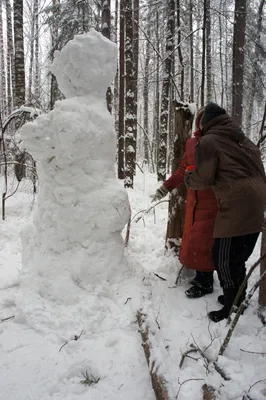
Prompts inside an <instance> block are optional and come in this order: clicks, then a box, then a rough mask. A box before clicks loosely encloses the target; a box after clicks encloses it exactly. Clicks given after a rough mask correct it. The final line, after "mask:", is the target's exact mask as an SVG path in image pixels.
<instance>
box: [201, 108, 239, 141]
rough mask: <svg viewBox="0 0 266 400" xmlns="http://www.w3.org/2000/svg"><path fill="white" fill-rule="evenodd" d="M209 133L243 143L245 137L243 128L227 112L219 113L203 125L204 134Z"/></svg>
mask: <svg viewBox="0 0 266 400" xmlns="http://www.w3.org/2000/svg"><path fill="white" fill-rule="evenodd" d="M209 134H213V135H219V136H223V137H225V138H227V139H230V140H233V141H234V142H237V143H239V144H241V143H243V141H244V139H245V135H244V133H243V132H242V130H241V128H240V127H239V126H238V125H236V124H235V123H234V122H233V121H232V119H231V118H230V117H229V115H227V114H224V115H219V116H218V117H216V118H214V119H212V120H211V121H210V122H209V123H208V124H206V125H205V126H204V127H203V129H202V135H203V136H205V135H209Z"/></svg>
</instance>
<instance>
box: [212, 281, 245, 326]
mask: <svg viewBox="0 0 266 400" xmlns="http://www.w3.org/2000/svg"><path fill="white" fill-rule="evenodd" d="M223 291H224V306H223V308H222V309H221V310H219V311H211V312H210V313H209V314H208V316H209V318H210V319H211V320H212V321H213V322H219V321H222V320H223V319H225V318H228V317H229V314H230V311H231V308H232V305H233V303H234V300H235V297H236V295H237V292H238V289H237V288H231V289H223Z"/></svg>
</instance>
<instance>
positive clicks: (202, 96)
mask: <svg viewBox="0 0 266 400" xmlns="http://www.w3.org/2000/svg"><path fill="white" fill-rule="evenodd" d="M207 1H208V0H204V14H203V28H202V67H201V68H202V72H201V74H202V75H201V107H203V106H204V105H205V74H206V72H205V60H206V18H207Z"/></svg>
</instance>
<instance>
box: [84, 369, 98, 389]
mask: <svg viewBox="0 0 266 400" xmlns="http://www.w3.org/2000/svg"><path fill="white" fill-rule="evenodd" d="M82 376H83V378H84V379H82V381H80V383H81V384H82V385H87V386H92V385H96V383H98V382H99V380H100V378H96V377H95V376H93V375H92V374H89V373H88V371H85V372H82Z"/></svg>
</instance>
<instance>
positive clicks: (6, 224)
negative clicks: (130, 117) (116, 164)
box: [0, 173, 266, 400]
mask: <svg viewBox="0 0 266 400" xmlns="http://www.w3.org/2000/svg"><path fill="white" fill-rule="evenodd" d="M156 187H157V183H156V177H155V176H154V175H151V174H149V173H145V174H141V173H138V174H137V177H136V182H135V189H134V190H129V197H130V202H131V207H132V216H134V215H135V214H136V213H137V212H139V211H140V210H144V209H146V208H147V207H148V206H149V205H150V198H149V195H151V194H153V192H154V190H155V189H156ZM31 206H32V196H31V194H30V193H29V192H28V191H23V190H20V191H19V192H17V193H16V194H15V195H14V196H13V197H11V198H10V199H8V200H7V210H6V214H7V218H6V221H1V223H0V230H1V242H0V243H1V245H0V263H1V265H0V289H1V290H0V310H1V311H0V318H1V320H2V321H0V346H1V358H0V376H1V378H0V398H1V399H5V400H18V399H19V400H26V399H27V400H49V399H60V400H61V399H62V400H63V399H69V400H76V399H79V400H89V399H97V400H103V399H105V400H113V399H114V400H119V399H121V400H122V399H123V400H125V399H127V400H137V399H138V400H139V399H143V400H144V399H145V400H153V399H155V395H154V392H153V390H152V386H151V381H150V376H149V371H148V366H147V363H146V359H145V356H144V352H143V348H142V345H141V337H140V333H139V328H138V325H137V322H136V312H137V311H138V310H140V309H142V310H143V313H144V314H146V315H147V322H148V324H149V326H150V343H151V347H152V354H151V357H152V360H154V361H155V366H156V368H158V374H159V375H160V374H161V375H162V376H163V377H164V379H165V380H166V382H167V388H168V392H169V398H170V399H175V398H178V399H179V400H185V399H186V400H198V399H199V400H200V399H202V392H201V387H202V385H203V384H204V383H207V384H209V385H212V386H213V387H214V388H215V389H216V390H217V391H218V392H219V393H218V394H217V399H221V400H227V399H229V400H242V397H243V394H244V392H245V391H249V390H250V392H249V394H250V397H251V398H252V399H253V400H262V399H265V398H266V382H265V378H266V376H265V361H266V360H265V357H266V355H264V354H253V353H249V352H257V353H266V329H265V326H263V325H262V323H261V321H260V320H259V318H258V317H257V315H256V306H257V298H254V300H253V301H252V304H251V307H250V308H249V309H248V310H247V311H246V312H245V314H244V315H243V316H242V317H241V318H240V321H239V323H238V326H237V328H236V330H235V332H234V334H233V337H232V339H231V342H230V344H229V347H228V349H227V350H226V352H225V354H224V356H223V357H219V359H218V364H219V366H220V367H222V368H223V370H224V372H225V373H226V374H227V375H228V377H230V378H231V379H230V381H224V380H223V379H222V378H221V376H220V375H219V374H218V373H217V372H216V371H214V369H213V367H210V369H209V371H207V370H206V366H205V365H204V362H203V360H202V359H198V358H199V357H198V354H196V353H195V354H193V353H192V354H191V356H192V357H193V359H189V358H187V359H186V360H185V361H184V364H183V367H182V369H181V370H180V368H179V363H180V359H181V355H182V352H184V351H186V350H187V349H189V346H190V344H191V343H194V344H196V345H198V346H199V347H200V348H201V349H202V350H205V349H206V348H207V347H208V346H209V347H208V349H207V350H206V355H207V356H208V357H209V358H210V359H215V358H216V356H217V353H218V350H219V347H220V345H221V342H222V341H223V339H224V337H225V335H226V332H227V327H226V326H225V322H224V321H223V322H221V323H219V324H214V323H209V321H208V318H207V311H208V310H212V309H216V308H219V304H218V303H217V300H216V299H217V296H218V295H219V294H220V289H219V285H218V282H217V279H216V285H215V291H214V293H213V294H212V295H209V296H206V297H204V298H202V299H196V300H192V299H188V298H186V296H185V294H184V291H185V289H186V288H187V287H188V284H187V283H186V282H185V281H184V280H183V283H182V285H180V286H178V287H176V288H173V286H174V282H175V279H176V275H177V272H178V268H179V265H178V263H177V261H176V259H175V258H174V256H173V255H171V254H170V255H169V254H168V255H165V253H164V238H165V229H166V221H167V203H163V204H160V205H158V206H157V207H156V210H155V214H154V213H153V212H151V213H150V214H148V215H145V225H144V223H143V221H142V220H140V221H139V222H138V223H135V222H133V223H132V225H131V232H130V239H129V246H128V248H127V249H126V254H125V263H126V268H127V269H128V271H129V272H130V273H129V274H127V275H126V276H125V279H124V280H122V281H120V282H118V283H112V284H108V283H107V282H102V285H94V286H93V290H86V289H84V291H83V295H82V296H80V297H79V300H80V301H81V302H82V303H80V302H79V301H77V303H76V304H75V306H73V304H72V305H71V307H68V306H67V305H65V306H64V307H62V304H61V305H60V304H56V303H54V310H52V311H51V308H49V307H48V308H47V309H45V308H44V309H40V311H39V315H38V319H35V320H34V321H32V320H31V318H30V312H31V300H32V301H34V298H32V299H31V297H30V296H31V294H30V293H29V298H28V302H27V304H28V309H27V310H28V314H29V315H28V318H25V309H23V313H21V311H20V306H19V301H20V295H21V294H20V289H19V281H20V270H21V244H20V229H21V228H22V227H23V226H24V224H25V223H28V222H29V220H30V219H31V215H32V213H31ZM258 254H259V245H258V246H257V248H256V251H255V252H254V255H253V256H252V258H251V259H250V261H249V265H250V264H251V263H252V262H253V261H254V260H255V259H256V258H257V257H258ZM88 268H89V266H88ZM106 268H108V265H106ZM153 272H155V273H157V274H158V275H160V276H161V277H163V278H165V279H166V281H163V280H161V279H159V278H158V277H157V276H155V275H154V274H153ZM255 278H256V277H255V276H254V277H253V278H252V281H253V282H254V280H255ZM58 279H60V278H59V277H58ZM23 293H24V295H25V296H27V294H26V293H25V291H24V292H23ZM84 302H87V305H88V307H87V313H86V312H84V309H86V307H85V306H86V304H84ZM32 306H34V305H33V304H32ZM59 310H60V313H62V314H63V315H61V314H60V315H59V314H58V313H59ZM34 312H35V314H34V315H35V317H36V309H35V311H34ZM13 316H14V317H13ZM9 317H13V318H11V319H7V320H4V319H5V318H9ZM3 320H4V321H3ZM37 322H38V323H37ZM70 332H71V334H70ZM79 336H80V337H79ZM75 339H77V340H75ZM66 342H68V343H67V344H65V343H66ZM64 344H65V346H64V347H62V348H61V346H62V345H64ZM60 348H61V349H60ZM243 350H244V351H243ZM196 359H198V360H196ZM86 373H87V374H88V375H93V376H94V378H95V379H96V381H97V380H98V379H99V381H98V383H95V384H92V385H91V386H89V385H86V384H84V382H83V383H82V381H84V380H85V378H84V376H83V375H86ZM261 380H264V382H260V383H258V384H256V385H255V386H254V387H252V388H251V389H250V387H251V386H252V385H253V384H255V383H256V382H258V381H261ZM177 394H178V397H177Z"/></svg>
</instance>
